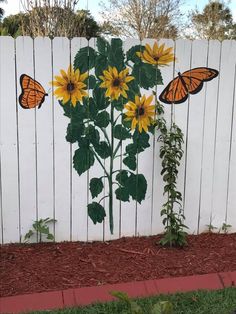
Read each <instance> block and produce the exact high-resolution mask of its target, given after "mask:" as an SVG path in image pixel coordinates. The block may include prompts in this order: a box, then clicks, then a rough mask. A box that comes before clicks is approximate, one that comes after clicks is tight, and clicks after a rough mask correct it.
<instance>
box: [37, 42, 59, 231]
mask: <svg viewBox="0 0 236 314" xmlns="http://www.w3.org/2000/svg"><path fill="white" fill-rule="evenodd" d="M34 53H35V79H36V80H37V81H38V82H40V83H41V84H42V86H43V87H44V88H45V90H46V92H47V93H49V91H48V89H49V82H50V81H51V80H52V51H51V40H50V39H49V38H42V37H38V38H36V39H35V41H34ZM52 105H53V104H52V97H51V93H49V95H48V96H46V97H45V102H44V103H43V105H42V107H41V108H40V109H36V110H35V114H36V132H37V133H36V134H37V164H36V167H37V193H38V196H37V202H38V218H39V219H41V218H42V219H45V218H47V217H49V218H53V209H54V188H53V180H54V179H53V176H54V173H53V166H54V163H53V107H52ZM45 182H47V185H45ZM52 229H53V224H50V231H51V232H52Z"/></svg>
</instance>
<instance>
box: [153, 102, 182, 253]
mask: <svg viewBox="0 0 236 314" xmlns="http://www.w3.org/2000/svg"><path fill="white" fill-rule="evenodd" d="M157 114H158V119H157V129H158V130H159V131H160V136H159V137H158V141H159V142H161V144H162V145H161V148H160V158H161V159H162V171H161V175H162V176H163V181H164V182H165V186H164V195H166V196H167V201H166V202H165V203H164V204H163V207H162V209H161V216H164V218H163V221H162V222H163V225H164V226H165V233H164V236H163V237H162V239H161V240H160V244H162V245H166V246H171V247H172V246H180V247H181V246H184V245H186V244H187V240H186V236H187V233H186V232H185V229H186V228H188V227H187V226H186V225H184V223H183V221H184V219H185V217H184V214H183V209H182V204H181V202H182V195H181V193H180V192H179V191H178V190H177V178H178V167H179V165H180V161H181V158H182V156H183V149H182V144H183V142H184V140H183V133H182V131H181V129H180V128H179V127H178V126H177V125H176V124H175V123H172V122H171V126H170V129H169V130H168V128H167V125H166V120H165V119H164V118H163V114H164V108H163V106H162V105H161V104H160V103H158V102H157ZM175 206H178V211H177V212H176V209H175Z"/></svg>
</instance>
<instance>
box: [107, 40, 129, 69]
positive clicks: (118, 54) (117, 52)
mask: <svg viewBox="0 0 236 314" xmlns="http://www.w3.org/2000/svg"><path fill="white" fill-rule="evenodd" d="M122 45H123V43H122V40H121V39H120V38H112V39H111V48H110V51H109V54H108V63H109V65H110V66H112V67H116V68H117V70H118V71H119V72H120V71H121V70H122V69H124V67H125V65H124V52H123V48H122Z"/></svg>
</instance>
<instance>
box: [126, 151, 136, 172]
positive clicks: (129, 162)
mask: <svg viewBox="0 0 236 314" xmlns="http://www.w3.org/2000/svg"><path fill="white" fill-rule="evenodd" d="M123 163H124V165H126V166H127V167H128V168H129V169H131V170H133V171H134V170H136V168H137V164H136V155H129V156H127V157H125V158H124V159H123Z"/></svg>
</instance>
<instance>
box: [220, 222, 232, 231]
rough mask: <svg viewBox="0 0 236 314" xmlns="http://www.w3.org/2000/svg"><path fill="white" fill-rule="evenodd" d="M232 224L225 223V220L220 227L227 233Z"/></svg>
mask: <svg viewBox="0 0 236 314" xmlns="http://www.w3.org/2000/svg"><path fill="white" fill-rule="evenodd" d="M231 227H232V226H231V225H229V224H227V223H226V222H224V223H223V225H222V227H221V230H222V231H223V232H224V233H228V231H229V229H230V228H231Z"/></svg>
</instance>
